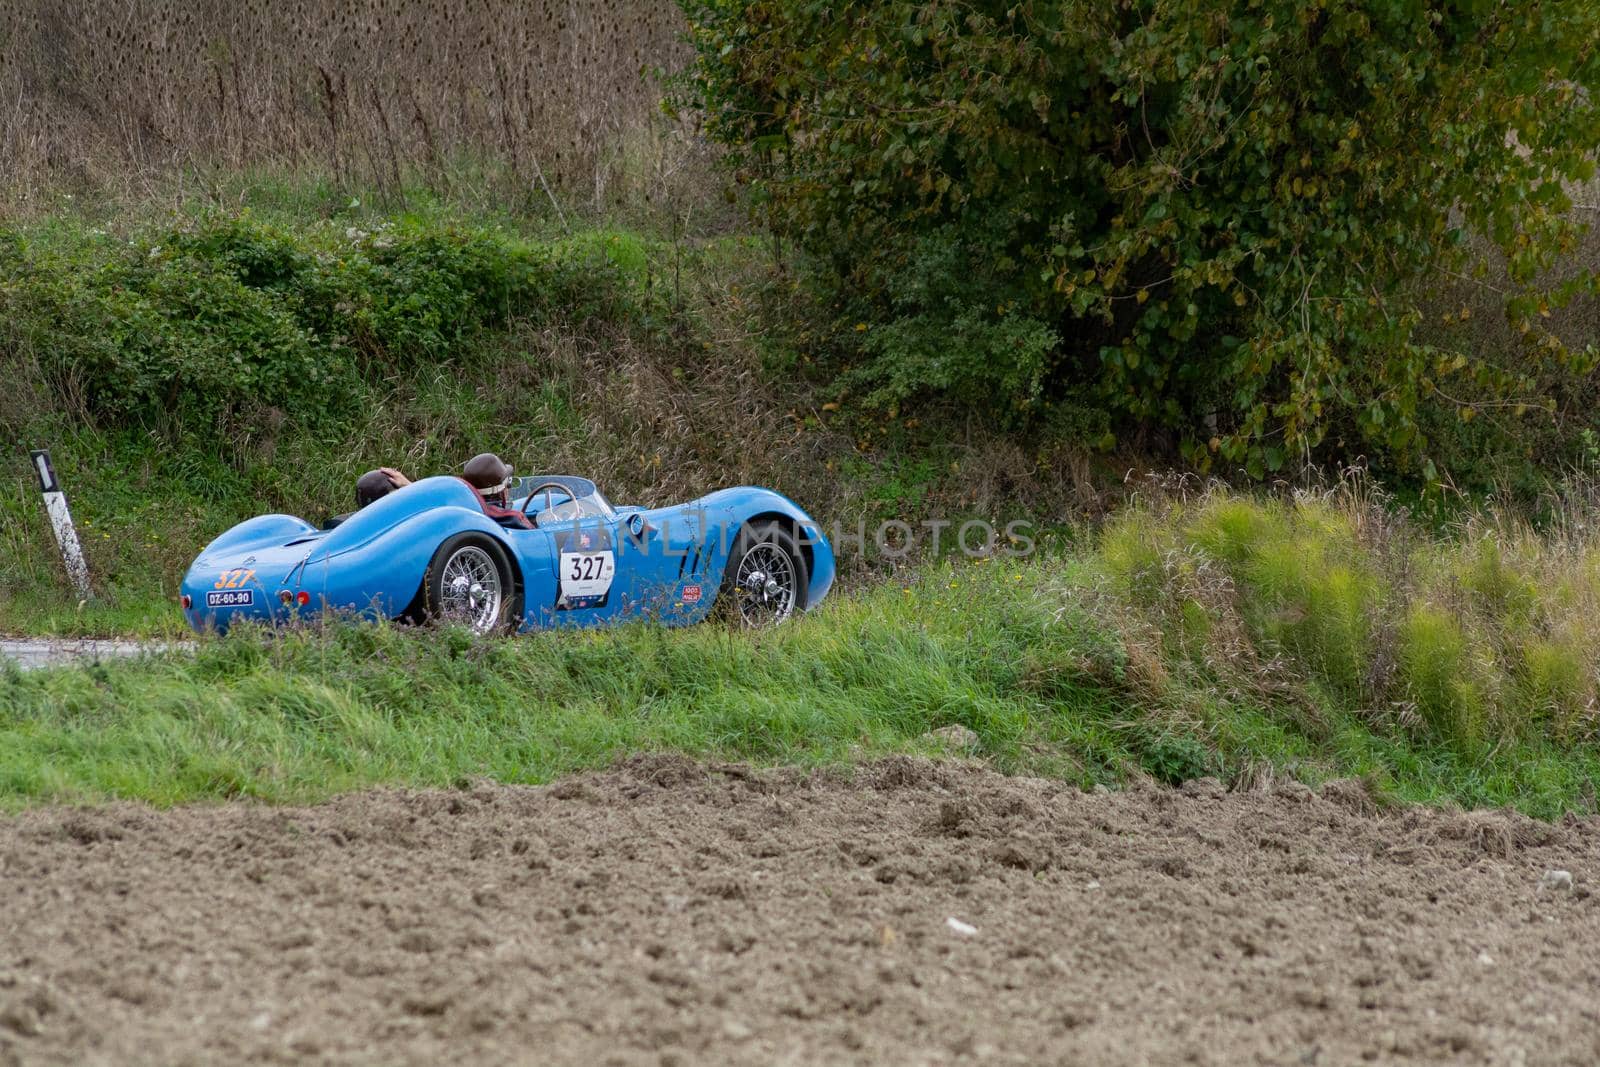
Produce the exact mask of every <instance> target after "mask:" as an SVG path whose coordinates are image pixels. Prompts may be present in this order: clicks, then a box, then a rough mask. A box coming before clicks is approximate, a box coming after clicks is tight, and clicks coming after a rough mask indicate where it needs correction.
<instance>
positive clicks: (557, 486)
mask: <svg viewBox="0 0 1600 1067" xmlns="http://www.w3.org/2000/svg"><path fill="white" fill-rule="evenodd" d="M546 489H554V490H556V491H557V492H559V493H561V495H562V496H565V497H566V498H567V499H568V500H572V499H574V497H573V495H572V490H571V489H568V488H567V487H566V486H564V485H562V484H561V483H560V482H540V483H539V484H538V485H536V486H534V487H533V488H532V489H530V490H529V491H528V496H527V499H525V500H524V501H523V502H522V514H523V515H524V516H526V515H527V514H528V509H529V508H530V507H532V506H533V498H534V497H536V496H538V495H539V494H540V493H542V492H544V491H545V490H546ZM550 504H551V501H550V498H549V497H548V496H547V497H545V507H546V508H548V507H550Z"/></svg>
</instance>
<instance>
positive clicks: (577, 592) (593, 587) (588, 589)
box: [561, 552, 617, 598]
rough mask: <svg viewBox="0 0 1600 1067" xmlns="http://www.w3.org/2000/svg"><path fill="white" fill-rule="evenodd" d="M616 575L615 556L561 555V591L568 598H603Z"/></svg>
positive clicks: (594, 553) (599, 554)
mask: <svg viewBox="0 0 1600 1067" xmlns="http://www.w3.org/2000/svg"><path fill="white" fill-rule="evenodd" d="M616 573H617V560H616V556H615V555H613V554H612V553H610V552H563V553H562V554H561V591H562V592H563V593H565V594H566V595H567V596H568V597H569V598H570V597H591V596H605V595H606V593H607V591H609V590H610V588H611V580H612V578H613V577H615V576H616Z"/></svg>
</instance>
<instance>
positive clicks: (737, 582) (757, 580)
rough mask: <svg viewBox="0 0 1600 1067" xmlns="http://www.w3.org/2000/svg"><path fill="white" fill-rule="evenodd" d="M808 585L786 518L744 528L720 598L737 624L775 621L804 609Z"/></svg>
mask: <svg viewBox="0 0 1600 1067" xmlns="http://www.w3.org/2000/svg"><path fill="white" fill-rule="evenodd" d="M808 585H809V579H808V577H807V575H806V567H805V557H804V556H802V555H801V554H800V546H799V545H798V544H796V543H795V539H794V535H793V534H791V533H790V532H789V531H788V530H786V529H784V527H783V525H782V524H781V523H777V522H764V523H756V524H753V525H750V526H746V527H745V528H744V529H742V530H740V531H739V537H738V540H736V541H735V542H734V543H733V552H732V553H731V554H730V555H729V556H728V566H727V569H726V570H725V571H723V575H722V589H721V591H720V592H719V593H718V597H717V598H718V600H719V602H720V603H721V605H722V610H723V615H724V617H725V618H727V619H728V620H729V621H731V622H733V623H736V624H738V625H742V626H748V627H752V628H754V627H764V626H776V625H778V624H779V623H781V622H783V621H785V620H787V619H790V618H792V617H793V616H794V615H795V613H796V612H798V611H801V610H803V609H804V608H805V606H806V588H807V586H808Z"/></svg>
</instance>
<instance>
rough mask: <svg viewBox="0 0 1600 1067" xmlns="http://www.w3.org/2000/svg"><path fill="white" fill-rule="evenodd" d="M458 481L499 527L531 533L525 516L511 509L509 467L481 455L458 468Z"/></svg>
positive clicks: (482, 453)
mask: <svg viewBox="0 0 1600 1067" xmlns="http://www.w3.org/2000/svg"><path fill="white" fill-rule="evenodd" d="M461 479H462V481H464V482H466V483H467V484H468V485H470V486H472V490H473V492H475V493H477V494H478V498H479V499H480V500H482V501H483V511H484V514H486V515H488V516H489V517H490V518H491V519H494V520H495V521H496V522H500V523H509V524H510V525H513V526H517V527H519V528H521V529H524V530H531V529H533V523H531V522H529V521H528V516H526V515H524V514H523V513H522V512H520V511H518V510H517V509H516V508H514V507H512V506H511V464H509V463H507V462H506V461H505V460H503V459H501V458H500V457H499V456H497V455H495V454H494V453H493V452H481V453H479V454H478V455H476V456H473V457H472V458H471V459H469V460H467V462H466V464H465V465H464V466H463V467H462V468H461Z"/></svg>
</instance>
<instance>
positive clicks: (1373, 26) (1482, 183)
mask: <svg viewBox="0 0 1600 1067" xmlns="http://www.w3.org/2000/svg"><path fill="white" fill-rule="evenodd" d="M681 2H682V5H683V7H684V8H685V10H686V11H687V12H688V14H689V17H690V20H691V23H692V25H693V30H692V39H693V41H694V44H695V46H696V48H697V51H698V56H699V61H698V67H697V69H696V71H695V73H694V76H693V79H692V81H691V82H690V83H689V88H688V90H687V92H686V93H685V98H686V99H689V100H692V101H693V102H694V103H695V104H697V105H698V106H699V107H701V108H702V109H703V110H704V112H705V113H706V115H707V117H708V128H709V131H710V133H711V134H712V135H713V136H714V137H715V138H717V139H719V140H720V141H722V142H723V143H725V144H727V145H728V146H730V148H731V149H732V153H731V158H732V162H733V165H734V166H735V168H736V173H737V175H738V176H739V178H740V179H742V180H744V181H747V182H748V183H750V184H751V185H752V187H753V189H754V193H755V195H754V197H753V203H754V204H755V205H756V206H757V207H758V209H759V210H760V211H761V212H763V214H764V217H765V218H766V219H767V220H768V221H769V222H770V223H771V225H772V226H773V227H774V228H776V230H777V231H778V232H779V233H781V234H783V235H786V236H789V237H792V238H793V239H795V240H796V241H797V242H798V244H799V245H800V246H801V247H802V248H803V249H805V250H806V251H807V252H809V253H810V256H811V262H812V263H813V264H814V265H815V266H816V267H817V268H818V273H819V276H820V277H821V278H822V279H823V281H824V282H825V284H826V286H827V288H828V289H829V290H830V291H831V299H832V300H833V301H834V303H835V304H836V305H837V306H838V307H839V308H840V311H841V316H840V323H839V325H840V326H841V327H842V328H841V329H840V330H838V336H839V337H842V338H844V339H846V340H845V343H843V344H841V345H838V346H836V348H837V350H838V353H839V358H841V359H842V360H844V361H846V362H850V363H851V364H852V365H853V369H852V370H851V372H850V377H849V379H848V380H849V381H850V383H851V384H853V385H855V386H857V387H858V388H863V389H864V390H865V391H866V392H867V399H868V400H869V401H870V402H872V403H875V404H879V405H882V406H886V407H889V406H893V405H895V404H897V403H900V402H902V401H905V400H906V399H908V398H913V397H928V396H934V397H944V398H948V399H954V400H958V401H961V402H964V403H967V404H974V405H984V406H985V407H986V408H987V409H988V410H989V411H991V412H993V413H994V415H995V416H996V417H997V418H1001V419H1011V420H1013V421H1016V420H1031V419H1037V418H1039V417H1040V415H1041V414H1044V413H1047V411H1048V409H1049V408H1050V407H1051V406H1052V405H1053V404H1058V403H1060V402H1061V401H1062V400H1063V399H1064V398H1068V397H1074V396H1077V397H1079V398H1080V402H1081V398H1082V396H1083V390H1084V389H1085V388H1089V389H1092V390H1093V392H1092V393H1091V394H1090V396H1091V397H1098V402H1100V403H1104V404H1108V405H1110V406H1112V407H1113V409H1114V410H1116V411H1118V412H1120V413H1121V414H1122V416H1123V417H1124V425H1132V424H1143V425H1157V426H1166V427H1170V428H1172V429H1174V430H1176V431H1177V432H1178V433H1179V435H1180V436H1181V438H1182V439H1183V441H1184V442H1185V447H1186V450H1187V452H1188V454H1189V455H1190V456H1191V458H1193V459H1194V460H1196V461H1197V462H1199V463H1201V464H1202V465H1205V464H1210V463H1212V462H1215V461H1217V460H1218V459H1221V460H1225V461H1227V462H1229V463H1236V464H1240V465H1243V466H1246V467H1247V468H1248V469H1249V470H1250V471H1252V472H1253V473H1255V474H1257V475H1258V476H1259V475H1261V474H1264V473H1266V472H1269V471H1275V470H1278V469H1280V468H1282V467H1284V465H1285V464H1286V463H1289V462H1291V461H1292V460H1294V459H1296V458H1304V457H1306V456H1308V455H1315V454H1316V453H1317V452H1318V451H1321V452H1324V453H1326V452H1329V451H1334V450H1337V449H1340V448H1343V449H1345V450H1348V451H1352V452H1353V451H1355V450H1358V449H1365V450H1368V451H1378V452H1381V453H1383V454H1386V455H1392V456H1395V457H1397V458H1400V459H1403V460H1405V461H1406V462H1413V461H1414V462H1416V463H1418V464H1420V465H1421V467H1422V469H1424V470H1426V469H1428V466H1429V462H1428V461H1429V442H1428V440H1427V438H1426V436H1425V434H1424V433H1423V431H1422V427H1423V426H1424V425H1425V424H1426V422H1427V419H1428V418H1433V417H1434V415H1433V413H1435V412H1437V411H1441V410H1442V411H1444V412H1445V413H1447V414H1448V416H1449V417H1450V418H1451V419H1453V420H1471V419H1473V418H1475V417H1477V416H1478V415H1480V414H1481V413H1482V411H1483V410H1484V406H1485V405H1486V404H1488V405H1496V406H1497V410H1504V411H1507V412H1518V413H1521V412H1525V411H1539V410H1543V409H1544V408H1545V406H1546V400H1547V398H1546V397H1545V396H1544V394H1543V393H1542V392H1541V389H1540V383H1542V382H1545V381H1547V380H1548V376H1549V374H1550V373H1552V372H1560V373H1572V372H1574V371H1577V372H1584V371H1587V370H1588V369H1589V368H1590V367H1592V365H1593V362H1594V354H1593V352H1592V350H1575V349H1573V348H1571V347H1569V346H1567V345H1565V344H1563V343H1562V341H1561V340H1560V339H1559V338H1558V337H1557V336H1556V335H1555V333H1554V332H1552V331H1551V330H1550V329H1548V320H1547V319H1546V317H1545V316H1546V315H1547V314H1548V312H1549V309H1550V308H1551V306H1552V305H1557V304H1560V303H1561V302H1562V301H1563V300H1566V299H1569V298H1571V297H1573V296H1574V295H1575V294H1577V293H1580V292H1588V291H1592V288H1593V279H1592V277H1591V276H1590V275H1589V274H1588V273H1575V274H1568V275H1567V276H1566V277H1565V279H1564V280H1563V281H1562V283H1561V284H1560V285H1559V286H1557V287H1556V291H1554V292H1545V291H1543V290H1544V288H1545V287H1544V286H1542V285H1541V279H1547V278H1549V277H1551V275H1549V274H1548V273H1547V271H1548V268H1549V267H1550V265H1551V264H1552V262H1553V260H1554V257H1556V256H1557V255H1559V254H1560V253H1562V252H1564V251H1569V250H1570V249H1571V248H1572V247H1573V242H1574V241H1575V239H1576V236H1577V234H1578V232H1579V228H1578V225H1577V223H1576V222H1574V221H1573V219H1572V218H1571V217H1569V215H1568V214H1567V211H1568V208H1569V207H1570V201H1569V197H1568V193H1567V191H1566V187H1565V185H1564V183H1570V182H1572V181H1575V180H1583V179H1587V178H1589V177H1590V176H1592V174H1593V164H1592V160H1591V153H1592V149H1593V146H1594V145H1595V144H1596V143H1597V141H1600V96H1597V94H1596V89H1600V59H1597V51H1596V46H1597V41H1600V29H1597V27H1600V16H1597V15H1596V12H1595V9H1594V8H1593V6H1592V5H1591V4H1589V3H1588V2H1587V0H1535V2H1530V3H1521V4H1501V5H1491V4H1485V3H1477V2H1460V0H1427V2H1421V3H1414V2H1399V0H1321V2H1318V3H1314V4H1305V3H1302V2H1299V0H1254V2H1252V3H1249V4H1239V3H1236V2H1234V0H1196V2H1192V3H1184V4H1171V3H1158V2H1155V0H1131V2H1126V3H1120V4H1107V3H1101V2H1091V0H1070V2H1064V3H1042V2H1035V0H1021V2H1016V0H1004V2H1001V0H974V2H972V3H964V4H948V3H943V2H941V0H886V2H877V3H847V4H842V5H841V4H836V3H821V2H818V0H681ZM1472 235H1478V236H1479V237H1480V238H1481V239H1482V240H1481V242H1480V243H1478V244H1476V245H1474V244H1473V243H1471V242H1470V241H1469V240H1468V238H1469V237H1471V236H1472ZM1485 249H1493V250H1494V251H1495V253H1496V254H1497V255H1498V256H1503V266H1504V269H1505V271H1506V274H1507V276H1508V283H1507V284H1508V285H1509V291H1508V292H1507V293H1506V299H1505V301H1504V310H1505V313H1506V314H1507V315H1508V316H1509V321H1510V322H1511V324H1512V326H1513V332H1512V336H1513V337H1515V338H1518V340H1517V341H1516V342H1515V345H1516V347H1517V351H1516V353H1515V358H1501V359H1498V360H1487V359H1483V358H1478V356H1477V355H1476V354H1474V353H1472V352H1471V351H1469V350H1468V349H1467V348H1466V347H1464V346H1459V345H1458V346H1452V345H1450V344H1449V342H1448V339H1444V340H1443V341H1440V340H1438V339H1436V338H1434V337H1433V336H1432V335H1424V334H1422V333H1421V332H1419V329H1418V327H1419V323H1420V320H1421V317H1422V311H1421V308H1422V307H1424V306H1425V305H1426V297H1427V293H1428V292H1429V290H1430V289H1431V288H1433V287H1434V286H1433V284H1432V283H1434V282H1437V281H1438V280H1439V279H1441V278H1443V277H1445V276H1447V275H1459V274H1463V273H1466V272H1468V271H1470V270H1471V269H1472V268H1473V266H1474V262H1475V260H1476V259H1478V258H1481V256H1482V255H1483V252H1484V250H1485ZM1579 347H1580V349H1581V347H1582V346H1579ZM1435 421H1437V420H1435Z"/></svg>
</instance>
